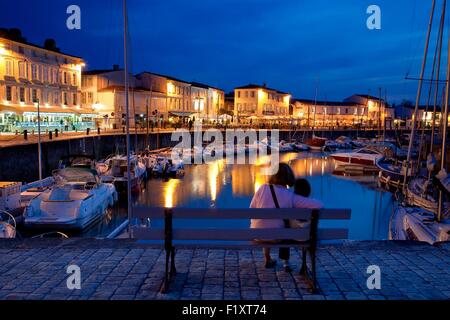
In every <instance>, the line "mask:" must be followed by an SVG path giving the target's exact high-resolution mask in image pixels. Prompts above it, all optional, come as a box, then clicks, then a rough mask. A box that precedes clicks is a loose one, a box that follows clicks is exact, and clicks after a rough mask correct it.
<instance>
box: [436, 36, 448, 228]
mask: <svg viewBox="0 0 450 320" xmlns="http://www.w3.org/2000/svg"><path fill="white" fill-rule="evenodd" d="M447 46H448V48H447V50H448V55H447V76H446V80H447V83H446V87H445V103H444V110H443V113H442V114H443V118H442V126H443V127H442V150H441V169H445V160H446V158H447V157H446V145H447V129H448V99H449V91H450V55H449V54H450V35H449V38H448V44H447ZM442 211H443V193H442V191H439V211H438V217H437V219H438V222H440V221H441V218H442Z"/></svg>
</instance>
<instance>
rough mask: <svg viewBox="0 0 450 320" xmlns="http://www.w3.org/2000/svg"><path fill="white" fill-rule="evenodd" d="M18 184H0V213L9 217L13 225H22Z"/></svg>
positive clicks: (19, 185)
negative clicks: (12, 220)
mask: <svg viewBox="0 0 450 320" xmlns="http://www.w3.org/2000/svg"><path fill="white" fill-rule="evenodd" d="M21 187H22V184H21V183H20V182H0V213H2V212H4V213H5V214H6V215H8V216H11V217H12V218H13V219H14V222H15V223H19V224H20V223H22V220H23V219H22V217H23V206H22V201H21V200H22V199H21V192H20V190H21Z"/></svg>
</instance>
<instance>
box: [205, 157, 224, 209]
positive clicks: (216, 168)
mask: <svg viewBox="0 0 450 320" xmlns="http://www.w3.org/2000/svg"><path fill="white" fill-rule="evenodd" d="M223 161H224V160H220V161H215V162H212V163H210V164H208V180H209V193H210V195H211V200H212V201H216V199H217V184H218V183H217V177H218V176H219V173H220V171H221V169H223Z"/></svg>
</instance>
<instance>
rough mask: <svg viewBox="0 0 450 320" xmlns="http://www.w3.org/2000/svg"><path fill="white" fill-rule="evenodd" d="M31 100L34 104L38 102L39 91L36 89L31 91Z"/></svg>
mask: <svg viewBox="0 0 450 320" xmlns="http://www.w3.org/2000/svg"><path fill="white" fill-rule="evenodd" d="M31 100H32V101H33V102H37V100H38V95H37V90H36V89H33V90H32V91H31Z"/></svg>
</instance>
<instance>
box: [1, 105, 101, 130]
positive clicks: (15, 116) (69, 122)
mask: <svg viewBox="0 0 450 320" xmlns="http://www.w3.org/2000/svg"><path fill="white" fill-rule="evenodd" d="M39 113H40V120H41V123H40V125H41V130H42V131H46V130H48V131H50V130H55V129H58V130H60V131H81V130H85V129H87V128H91V129H94V128H95V127H96V121H95V119H96V115H95V114H94V113H91V112H89V111H88V110H81V109H80V110H76V111H74V110H70V109H67V110H65V109H63V108H54V107H45V106H43V107H40V110H39ZM37 129H38V110H37V107H29V106H27V107H17V108H15V107H11V106H2V107H1V109H0V132H12V133H14V132H16V131H17V132H19V133H22V132H23V131H24V130H27V131H30V132H31V131H33V130H34V131H37Z"/></svg>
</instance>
